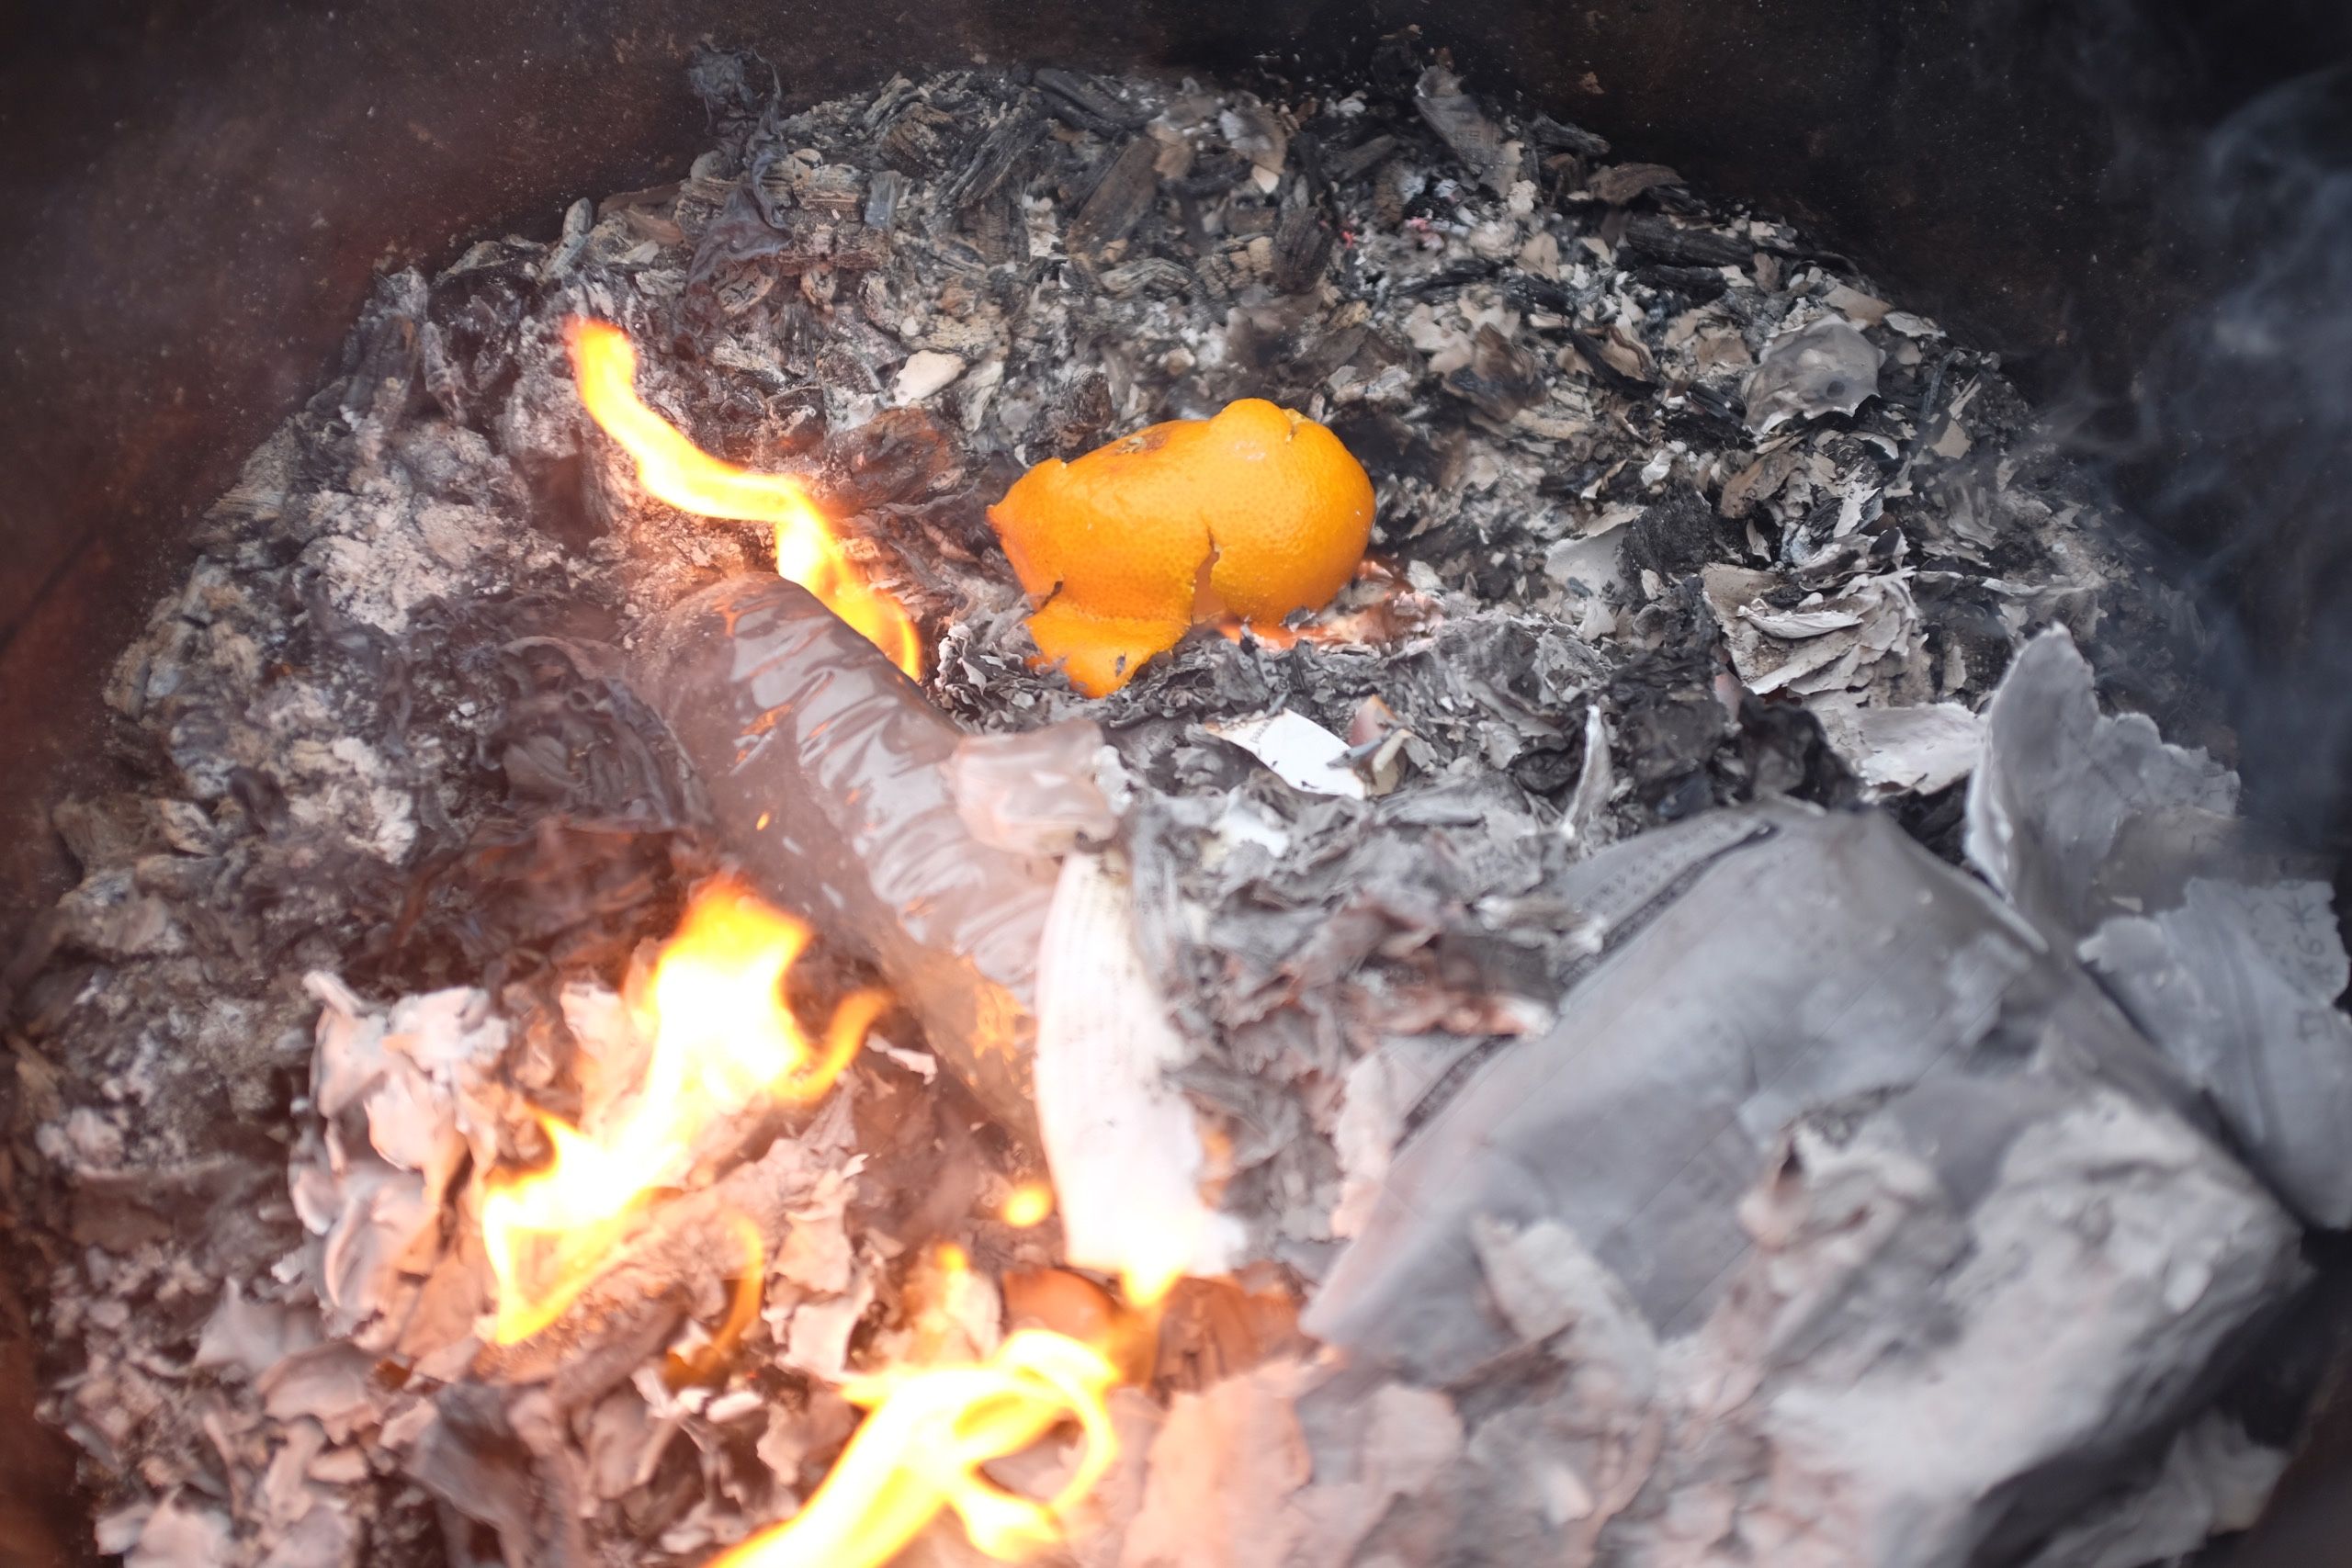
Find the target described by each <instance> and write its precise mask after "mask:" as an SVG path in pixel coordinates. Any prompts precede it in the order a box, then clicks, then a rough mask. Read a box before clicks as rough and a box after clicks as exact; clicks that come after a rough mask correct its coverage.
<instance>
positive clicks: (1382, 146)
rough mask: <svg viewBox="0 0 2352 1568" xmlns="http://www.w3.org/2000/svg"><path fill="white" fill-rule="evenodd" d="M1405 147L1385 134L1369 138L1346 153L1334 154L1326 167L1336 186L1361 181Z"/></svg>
mask: <svg viewBox="0 0 2352 1568" xmlns="http://www.w3.org/2000/svg"><path fill="white" fill-rule="evenodd" d="M1403 145H1404V143H1403V142H1401V141H1397V138H1395V137H1393V136H1389V135H1386V134H1385V133H1384V134H1382V135H1379V136H1373V137H1368V138H1366V139H1365V140H1363V141H1359V142H1357V143H1356V144H1355V145H1354V146H1352V147H1351V148H1349V149H1348V150H1347V151H1346V152H1334V153H1332V154H1331V156H1330V158H1329V161H1328V162H1327V163H1326V164H1325V165H1324V166H1325V167H1326V168H1327V169H1328V170H1329V172H1330V175H1331V179H1332V182H1333V183H1334V184H1343V183H1345V182H1346V181H1349V180H1360V179H1362V178H1363V176H1364V175H1368V174H1370V173H1372V171H1373V170H1374V169H1376V168H1378V167H1379V166H1380V165H1381V164H1383V163H1385V162H1386V161H1387V158H1388V155H1389V154H1390V153H1392V152H1396V151H1397V148H1399V147H1401V146H1403Z"/></svg>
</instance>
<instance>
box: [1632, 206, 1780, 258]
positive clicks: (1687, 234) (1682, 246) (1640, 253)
mask: <svg viewBox="0 0 2352 1568" xmlns="http://www.w3.org/2000/svg"><path fill="white" fill-rule="evenodd" d="M1623 245H1624V249H1625V251H1626V253H1627V254H1630V255H1632V256H1634V257H1635V258H1637V259H1639V260H1642V261H1651V262H1662V263H1664V264H1665V265H1668V266H1746V265H1747V263H1748V259H1749V258H1750V257H1751V256H1753V255H1754V254H1755V252H1756V247H1755V246H1754V245H1753V244H1751V243H1748V242H1747V241H1746V240H1743V239H1739V238H1737V237H1736V236H1734V235H1731V234H1719V233H1717V232H1715V231H1713V230H1712V229H1686V228H1684V227H1683V226H1682V225H1681V224H1679V223H1677V222H1675V221H1674V220H1672V219H1670V218H1662V217H1659V216H1657V215H1656V214H1654V213H1647V212H1637V213H1634V214H1633V215H1632V216H1631V217H1629V218H1627V219H1626V220H1625V238H1624V243H1623Z"/></svg>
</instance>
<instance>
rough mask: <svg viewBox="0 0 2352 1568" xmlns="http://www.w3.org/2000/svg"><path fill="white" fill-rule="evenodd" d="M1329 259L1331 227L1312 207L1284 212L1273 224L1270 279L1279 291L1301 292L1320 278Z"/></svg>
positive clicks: (1277, 291) (1321, 278) (1319, 280)
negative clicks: (1272, 263)
mask: <svg viewBox="0 0 2352 1568" xmlns="http://www.w3.org/2000/svg"><path fill="white" fill-rule="evenodd" d="M1330 259H1331V230H1330V227H1329V225H1328V224H1326V223H1325V222H1324V221H1323V219H1322V216H1321V215H1320V214H1319V213H1317V211H1316V210H1315V209H1313V208H1312V207H1307V206H1305V205H1301V206H1298V207H1294V208H1291V209H1287V210H1286V211H1284V212H1283V215H1282V217H1281V218H1280V219H1279V220H1276V222H1275V224H1274V269H1273V274H1272V277H1271V278H1270V280H1269V281H1271V282H1272V284H1273V287H1274V291H1275V292H1276V293H1278V294H1304V293H1306V291H1307V290H1308V289H1310V288H1314V287H1315V286H1316V285H1317V283H1320V282H1321V281H1322V280H1323V268H1324V267H1325V266H1326V265H1328V264H1329V262H1330Z"/></svg>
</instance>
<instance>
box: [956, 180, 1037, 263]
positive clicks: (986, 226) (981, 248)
mask: <svg viewBox="0 0 2352 1568" xmlns="http://www.w3.org/2000/svg"><path fill="white" fill-rule="evenodd" d="M964 229H965V237H966V238H967V239H968V240H969V241H970V242H971V243H972V249H973V250H975V251H976V252H978V254H979V257H980V259H981V260H982V261H983V262H985V263H987V264H988V265H991V266H996V265H1002V264H1004V263H1007V262H1012V263H1015V264H1018V263H1021V262H1025V261H1027V260H1028V259H1029V225H1028V223H1027V222H1026V221H1025V220H1023V217H1022V214H1021V209H1020V205H1019V203H1018V201H1017V200H1016V199H1015V197H1014V196H1013V194H1012V192H1011V191H1003V192H1000V193H999V194H997V195H996V196H993V197H989V199H987V200H986V201H982V202H979V203H978V204H976V205H974V206H972V207H968V208H967V209H964Z"/></svg>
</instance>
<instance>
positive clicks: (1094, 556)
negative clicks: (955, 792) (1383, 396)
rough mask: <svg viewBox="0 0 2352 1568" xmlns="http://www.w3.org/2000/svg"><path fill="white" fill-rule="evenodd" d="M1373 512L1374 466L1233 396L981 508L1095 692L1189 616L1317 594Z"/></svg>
mask: <svg viewBox="0 0 2352 1568" xmlns="http://www.w3.org/2000/svg"><path fill="white" fill-rule="evenodd" d="M1372 514H1373V495H1372V480H1371V479H1370V478H1369V477H1367V476H1366V475H1365V473H1364V471H1363V464H1361V463H1359V462H1357V461H1356V460H1355V457H1353V456H1352V455H1351V453H1350V452H1349V451H1348V449H1347V447H1346V446H1344V445H1342V444H1341V442H1340V438H1339V437H1338V436H1336V435H1334V434H1331V433H1330V432H1329V430H1326V429H1325V428H1324V427H1323V426H1321V425H1319V424H1317V423H1315V422H1314V421H1313V420H1310V419H1308V418H1306V416H1305V415H1303V414H1299V413H1296V412H1293V411H1291V410H1289V409H1285V408H1279V407H1277V406H1276V405H1274V404H1272V403H1270V402H1268V401H1266V400H1264V399H1262V398H1244V399H1242V400H1239V401H1238V402H1233V403H1228V404H1227V405H1226V407H1225V409H1224V411H1223V412H1220V413H1219V414H1217V416H1216V418H1214V419H1205V420H1175V421H1171V422H1170V423H1166V424H1155V425H1152V426H1150V427H1149V428H1148V429H1144V430H1139V431H1137V432H1136V434H1133V435H1129V436H1126V437H1125V438H1123V439H1121V440H1118V441H1114V442H1112V443H1111V444H1110V445H1109V446H1102V447H1098V448H1096V449H1095V450H1094V451H1091V452H1089V453H1088V454H1086V456H1084V457H1080V458H1079V459H1077V460H1076V461H1075V462H1069V463H1065V462H1063V461H1061V460H1060V459H1059V458H1052V459H1048V460H1047V461H1046V462H1043V463H1040V464H1038V465H1037V466H1036V467H1035V468H1032V469H1030V470H1029V471H1028V472H1027V473H1025V474H1023V476H1022V477H1021V478H1020V479H1019V480H1018V481H1016V482H1015V483H1014V484H1013V486H1012V489H1011V490H1009V491H1006V492H1005V496H1004V499H1003V500H1002V501H1001V502H998V503H997V504H996V505H995V506H993V507H991V508H989V522H990V523H991V524H993V525H995V527H996V532H997V537H998V538H999V539H1000V540H1001V542H1002V543H1003V545H1004V553H1005V554H1006V556H1008V557H1009V558H1011V559H1012V570H1014V571H1015V572H1016V573H1017V574H1019V576H1020V579H1021V586H1022V587H1023V589H1024V590H1026V591H1027V592H1028V593H1029V596H1030V598H1031V599H1032V601H1033V602H1035V604H1036V605H1037V609H1036V612H1035V614H1034V615H1031V616H1030V618H1029V632H1030V635H1031V636H1032V637H1035V639H1036V642H1037V649H1038V653H1039V655H1040V656H1041V658H1042V659H1043V660H1045V661H1046V662H1049V663H1059V664H1060V665H1061V666H1062V667H1063V669H1064V671H1067V673H1068V674H1069V679H1070V682H1071V683H1072V684H1073V685H1075V686H1077V687H1078V689H1079V690H1080V691H1081V692H1084V693H1085V694H1087V695H1089V696H1095V697H1099V696H1103V695H1105V694H1109V693H1111V692H1115V691H1117V690H1118V689H1119V688H1120V687H1121V686H1124V685H1125V684H1126V682H1127V681H1128V680H1129V679H1130V678H1131V677H1132V676H1133V675H1134V674H1135V672H1136V668H1137V667H1138V666H1139V665H1141V664H1142V663H1143V662H1144V660H1148V659H1149V658H1150V657H1151V656H1152V655H1153V654H1155V653H1160V652H1164V651H1165V650H1167V649H1170V648H1173V647H1175V646H1176V643H1177V641H1178V640H1179V639H1180V638H1182V637H1183V635H1184V633H1185V631H1186V630H1187V629H1189V628H1190V627H1191V626H1193V625H1194V624H1195V623H1196V622H1199V621H1202V620H1209V619H1215V618H1217V617H1220V616H1233V617H1237V618H1239V619H1243V620H1247V621H1250V622H1251V623H1253V624H1254V625H1258V626H1275V625H1277V624H1279V623H1280V622H1281V621H1282V619H1283V617H1284V616H1285V615H1290V614H1291V613H1292V612H1294V611H1296V610H1310V609H1319V608H1320V607H1321V606H1323V605H1324V604H1329V602H1330V600H1331V598H1332V596H1333V595H1334V594H1336V593H1338V592H1339V591H1340V589H1341V588H1342V587H1344V586H1345V585H1346V583H1347V581H1348V579H1349V578H1350V577H1351V576H1352V575H1353V574H1354V572H1355V570H1356V565H1357V563H1358V562H1359V561H1361V560H1362V559H1363V550H1364V546H1365V544H1366V543H1368V542H1369V541H1370V539H1371V537H1372Z"/></svg>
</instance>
